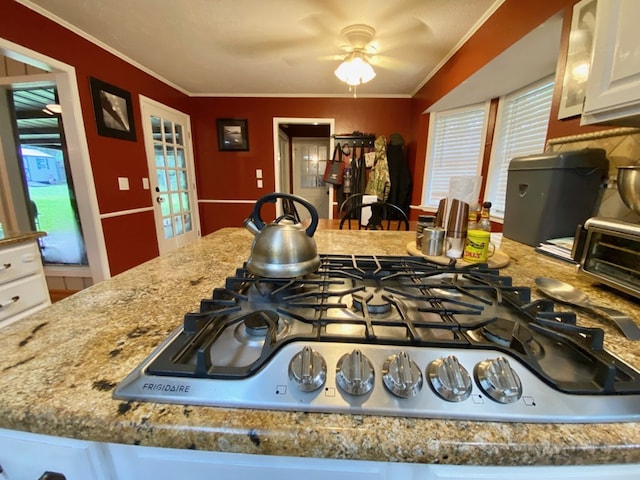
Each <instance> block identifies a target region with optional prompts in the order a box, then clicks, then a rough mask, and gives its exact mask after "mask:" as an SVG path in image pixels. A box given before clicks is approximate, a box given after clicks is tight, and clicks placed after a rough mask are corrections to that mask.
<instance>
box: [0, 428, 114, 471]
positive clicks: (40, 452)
mask: <svg viewBox="0 0 640 480" xmlns="http://www.w3.org/2000/svg"><path fill="white" fill-rule="evenodd" d="M0 467H2V473H0V478H2V479H3V480H5V479H6V480H23V479H24V480H27V479H33V480H37V479H38V478H40V476H41V475H42V474H43V473H45V472H52V473H53V472H55V473H59V474H62V475H64V478H66V480H107V479H110V478H112V476H111V475H110V474H109V473H108V472H109V471H110V469H111V464H110V462H109V461H105V460H104V459H103V456H102V454H101V448H100V446H99V444H96V443H92V442H83V441H80V440H71V439H68V438H59V437H50V436H47V435H37V434H33V433H26V432H17V431H13V430H4V429H0Z"/></svg>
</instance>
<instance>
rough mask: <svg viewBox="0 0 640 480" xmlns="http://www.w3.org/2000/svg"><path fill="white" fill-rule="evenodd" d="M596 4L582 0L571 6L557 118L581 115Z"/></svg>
mask: <svg viewBox="0 0 640 480" xmlns="http://www.w3.org/2000/svg"><path fill="white" fill-rule="evenodd" d="M597 3H598V2H597V0H582V1H580V2H578V3H576V4H575V5H574V6H573V14H572V16H571V33H570V35H569V50H568V52H567V62H566V64H565V69H564V79H563V81H562V97H561V98H560V108H559V109H558V119H563V118H568V117H573V116H576V115H580V114H581V113H582V104H583V103H584V98H585V90H586V88H587V80H588V78H589V69H590V68H591V53H592V51H593V36H594V33H595V24H596V7H597Z"/></svg>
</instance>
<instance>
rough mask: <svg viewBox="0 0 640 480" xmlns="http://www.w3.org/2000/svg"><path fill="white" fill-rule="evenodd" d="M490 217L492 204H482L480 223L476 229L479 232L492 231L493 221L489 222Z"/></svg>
mask: <svg viewBox="0 0 640 480" xmlns="http://www.w3.org/2000/svg"><path fill="white" fill-rule="evenodd" d="M490 215H491V202H484V203H483V204H482V210H481V211H480V221H479V222H478V226H477V227H476V228H477V229H478V230H485V231H487V232H490V231H491V220H489V217H490Z"/></svg>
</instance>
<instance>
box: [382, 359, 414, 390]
mask: <svg viewBox="0 0 640 480" xmlns="http://www.w3.org/2000/svg"><path fill="white" fill-rule="evenodd" d="M382 381H383V383H384V386H385V387H387V389H388V390H389V391H390V392H391V393H393V394H394V395H395V396H396V397H400V398H409V397H415V396H416V395H417V394H418V392H419V391H420V389H421V388H422V372H421V371H420V368H419V367H418V365H416V363H415V362H414V361H413V360H411V359H410V358H409V355H408V354H407V352H400V353H399V354H398V355H391V356H390V357H389V358H387V360H386V361H385V362H384V365H383V366H382Z"/></svg>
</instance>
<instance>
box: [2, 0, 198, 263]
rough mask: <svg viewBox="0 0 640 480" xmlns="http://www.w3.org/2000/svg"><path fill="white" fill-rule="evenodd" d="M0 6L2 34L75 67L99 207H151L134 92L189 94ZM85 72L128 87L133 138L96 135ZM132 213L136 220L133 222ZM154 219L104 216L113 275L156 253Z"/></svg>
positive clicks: (173, 101) (177, 99) (6, 1)
mask: <svg viewBox="0 0 640 480" xmlns="http://www.w3.org/2000/svg"><path fill="white" fill-rule="evenodd" d="M0 12H2V13H1V14H0V37H2V38H5V39H7V40H10V41H11V42H14V43H17V44H19V45H22V46H24V47H27V48H29V49H31V50H35V51H37V52H39V53H41V54H44V55H47V56H49V57H52V58H55V59H56V60H59V61H61V62H64V63H67V64H69V65H72V66H73V67H74V68H75V69H76V77H77V81H78V89H79V92H80V102H81V105H82V115H83V118H84V122H85V125H86V133H87V143H88V147H89V155H90V158H91V168H92V170H93V176H94V183H95V186H96V193H97V198H98V206H99V210H100V213H101V214H104V213H111V212H118V211H122V210H131V209H138V208H145V207H152V199H151V193H150V191H149V190H144V189H143V188H142V178H143V177H148V176H149V172H148V169H147V160H146V156H145V150H144V142H143V134H142V124H141V121H142V119H141V114H140V103H139V99H138V95H139V94H142V95H145V96H147V97H150V98H153V99H154V100H157V101H158V102H161V103H164V104H166V105H169V106H171V107H173V108H176V109H178V110H181V111H184V112H187V113H188V109H189V98H188V97H187V96H186V95H184V94H183V93H181V92H179V91H178V90H176V89H174V88H172V87H170V86H168V85H166V84H164V83H163V82H161V81H159V80H157V79H155V78H154V77H152V76H150V75H148V74H146V73H144V72H142V71H141V70H139V69H138V68H135V67H133V66H132V65H130V64H129V63H127V62H125V61H124V60H121V59H119V58H118V57H116V56H114V55H112V54H110V53H108V52H107V51H105V50H103V49H102V48H100V47H98V46H96V45H94V44H93V43H91V42H89V41H87V40H84V39H83V38H82V37H80V36H78V35H76V34H75V33H73V32H71V31H70V30H67V29H65V28H63V27H61V26H60V25H58V24H56V23H55V22H52V21H50V20H48V19H46V18H45V17H42V16H41V15H39V14H37V13H35V12H33V11H32V10H29V9H28V8H26V7H24V6H22V5H20V4H18V3H16V2H14V1H12V0H0ZM89 77H95V78H98V79H100V80H102V81H104V82H107V83H110V84H113V85H115V86H117V87H120V88H122V89H124V90H126V91H128V92H130V93H131V97H132V102H133V111H134V117H135V118H134V120H135V129H136V135H137V141H136V142H130V141H126V140H119V139H114V138H108V137H102V136H99V135H98V133H97V127H96V123H95V117H94V113H93V106H92V105H93V104H92V100H91V90H90V85H89ZM121 176H122V177H129V184H130V188H131V189H130V190H124V191H121V190H119V189H118V177H121ZM134 218H135V222H132V220H133V219H134ZM153 221H154V220H153V211H152V210H149V211H147V212H143V213H138V214H135V215H133V216H131V215H122V216H116V217H112V218H109V219H105V220H103V222H102V223H103V229H104V238H105V243H106V247H107V252H108V258H109V267H110V270H111V274H112V275H114V274H116V273H119V272H122V271H123V270H126V269H128V268H131V267H133V266H135V265H138V264H139V263H141V262H143V261H145V260H149V259H151V258H153V257H155V256H157V255H158V247H157V239H156V233H155V228H154V226H153ZM132 223H135V224H137V227H136V228H135V229H134V230H132V229H131V226H132V225H131V224H132ZM144 226H146V227H147V228H145V227H144ZM149 227H150V228H149ZM134 232H135V233H134ZM133 235H135V238H133ZM127 238H129V239H131V240H132V241H131V242H130V243H129V244H128V245H127V248H122V247H123V243H122V240H123V239H127Z"/></svg>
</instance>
